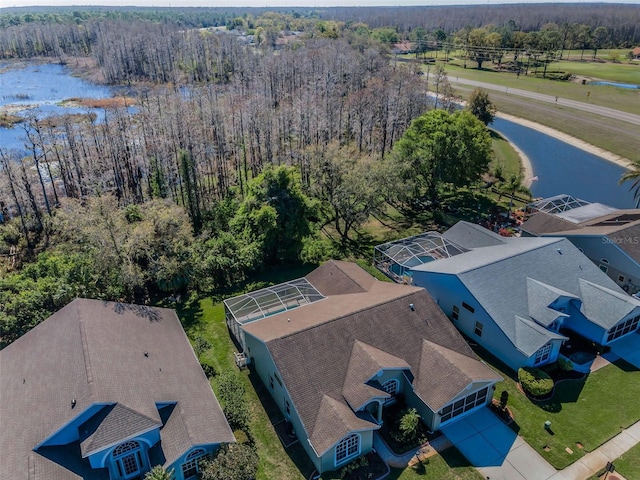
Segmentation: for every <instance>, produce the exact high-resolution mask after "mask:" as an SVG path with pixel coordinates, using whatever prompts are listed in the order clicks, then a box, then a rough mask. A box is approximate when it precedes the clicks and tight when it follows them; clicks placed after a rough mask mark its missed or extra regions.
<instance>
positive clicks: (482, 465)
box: [442, 408, 556, 480]
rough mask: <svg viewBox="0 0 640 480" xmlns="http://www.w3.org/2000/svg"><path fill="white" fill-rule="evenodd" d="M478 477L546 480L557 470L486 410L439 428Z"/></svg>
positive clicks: (502, 479) (509, 479) (504, 479)
mask: <svg viewBox="0 0 640 480" xmlns="http://www.w3.org/2000/svg"><path fill="white" fill-rule="evenodd" d="M442 432H443V433H444V434H445V435H446V436H447V438H448V439H449V440H450V441H451V442H452V443H453V444H454V445H455V446H456V447H457V448H458V450H460V452H461V453H462V454H463V455H464V456H465V457H466V458H467V460H468V461H469V463H471V465H473V466H474V467H477V468H478V469H479V471H480V473H481V474H482V475H483V476H484V477H486V478H490V479H491V480H546V479H548V478H550V477H552V476H553V475H554V474H556V470H555V469H554V468H553V467H552V466H551V465H549V463H548V462H547V461H545V460H544V459H543V458H542V457H541V456H540V454H539V453H538V452H536V451H535V450H534V449H533V448H531V447H530V446H529V445H528V444H527V443H526V442H525V441H524V440H523V439H522V438H521V437H518V436H517V435H516V434H515V432H514V431H513V430H511V429H510V428H509V427H508V426H506V425H505V424H504V423H503V422H502V420H500V419H499V418H498V417H497V416H496V415H494V414H493V412H491V411H490V410H489V409H488V408H483V409H481V410H479V411H478V412H475V413H473V414H471V415H469V416H467V417H464V418H461V419H460V420H458V421H457V422H455V423H453V424H451V425H447V426H445V427H444V428H442Z"/></svg>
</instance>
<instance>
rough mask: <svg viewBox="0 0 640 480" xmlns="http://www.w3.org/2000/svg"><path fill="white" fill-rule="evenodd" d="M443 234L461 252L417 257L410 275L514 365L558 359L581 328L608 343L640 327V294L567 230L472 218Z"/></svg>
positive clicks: (470, 333) (461, 326)
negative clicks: (510, 233) (519, 230)
mask: <svg viewBox="0 0 640 480" xmlns="http://www.w3.org/2000/svg"><path fill="white" fill-rule="evenodd" d="M433 235H437V234H436V233H433ZM441 236H442V238H443V241H446V242H447V243H449V244H452V245H454V246H455V247H456V248H455V249H451V248H449V249H448V251H456V252H459V253H457V254H455V255H452V256H448V257H443V258H438V259H431V260H427V261H425V262H424V263H422V264H420V265H414V266H412V267H411V268H410V271H409V272H408V274H407V275H406V279H408V281H409V283H411V284H412V285H414V286H420V287H424V288H425V289H426V290H427V291H428V292H429V293H430V294H431V296H432V297H433V299H434V300H435V302H436V303H437V304H438V305H439V306H440V308H442V310H443V311H444V312H445V314H447V315H448V316H449V318H451V321H452V323H453V324H454V325H455V326H456V327H457V328H458V330H460V331H461V332H462V333H463V334H465V335H466V336H467V337H468V338H469V339H471V340H472V341H474V342H477V343H478V344H480V345H481V346H482V347H484V348H485V349H487V350H488V351H489V352H491V353H492V354H493V355H495V356H496V357H498V358H499V359H500V360H502V361H503V362H504V363H505V364H507V365H508V366H510V367H511V368H512V369H514V370H517V369H518V368H520V367H523V366H541V365H544V364H547V363H552V362H554V361H556V360H557V358H558V355H559V352H560V347H561V345H562V344H563V342H565V341H566V340H568V339H569V338H570V337H571V336H572V335H574V334H577V335H579V336H581V337H583V338H586V339H588V340H590V341H592V342H595V343H597V344H600V345H607V344H610V343H611V342H614V341H615V340H617V339H618V338H620V337H622V336H626V335H629V334H631V333H633V332H635V331H637V330H638V322H639V321H640V300H638V299H636V298H633V297H631V296H629V295H627V294H626V293H625V292H624V291H623V290H622V289H621V288H620V287H619V286H617V285H616V284H615V282H613V280H611V279H610V278H609V277H608V276H607V275H606V274H605V273H604V272H602V270H600V269H599V268H598V267H597V266H595V265H594V264H593V263H591V262H590V261H589V260H588V259H587V257H585V256H584V255H583V254H582V253H581V252H580V251H579V250H578V248H576V247H575V246H574V245H573V244H572V243H571V242H569V241H568V240H566V239H564V238H505V237H501V236H499V235H497V234H495V233H493V232H491V231H489V230H486V229H483V228H482V227H479V226H478V225H473V224H470V223H467V222H459V223H457V224H456V225H455V226H454V227H452V228H451V229H450V230H448V231H447V232H445V233H444V234H442V235H441ZM402 242H403V244H407V243H410V242H409V240H408V239H403V240H402ZM385 245H387V250H389V247H388V244H385ZM388 261H390V260H388ZM378 264H379V265H383V266H384V262H379V263H378ZM379 268H380V267H379ZM381 270H382V271H385V269H384V268H381Z"/></svg>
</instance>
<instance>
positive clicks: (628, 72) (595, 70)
mask: <svg viewBox="0 0 640 480" xmlns="http://www.w3.org/2000/svg"><path fill="white" fill-rule="evenodd" d="M549 69H550V70H561V71H563V72H569V73H571V74H573V75H581V76H585V77H593V78H597V79H600V80H609V81H611V82H618V83H634V84H639V83H640V80H639V77H640V66H639V65H632V64H629V63H610V62H607V63H598V62H575V61H571V62H567V61H560V62H553V63H552V64H550V65H549Z"/></svg>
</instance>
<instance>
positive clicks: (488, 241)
mask: <svg viewBox="0 0 640 480" xmlns="http://www.w3.org/2000/svg"><path fill="white" fill-rule="evenodd" d="M442 236H443V237H444V238H446V239H447V240H449V241H451V242H453V243H456V244H458V245H460V246H461V247H464V248H466V249H472V248H478V247H488V246H490V245H501V244H503V243H506V239H505V237H501V236H500V235H498V234H497V233H494V232H492V231H491V230H487V229H486V228H484V227H482V226H481V225H476V224H475V223H469V222H465V221H460V222H458V223H456V224H455V225H454V226H453V227H451V228H450V229H449V230H447V231H446V232H444V233H443V234H442Z"/></svg>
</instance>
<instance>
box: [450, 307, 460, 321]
mask: <svg viewBox="0 0 640 480" xmlns="http://www.w3.org/2000/svg"><path fill="white" fill-rule="evenodd" d="M459 316H460V308H459V307H458V306H457V305H454V306H453V313H452V314H451V318H453V319H454V320H458V317H459Z"/></svg>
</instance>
